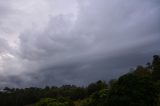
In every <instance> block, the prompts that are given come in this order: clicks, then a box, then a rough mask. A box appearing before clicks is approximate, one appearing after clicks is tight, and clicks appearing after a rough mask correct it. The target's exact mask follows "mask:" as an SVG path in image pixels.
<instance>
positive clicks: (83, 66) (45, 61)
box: [0, 0, 160, 87]
mask: <svg viewBox="0 0 160 106" xmlns="http://www.w3.org/2000/svg"><path fill="white" fill-rule="evenodd" d="M37 2H41V0H39V1H37ZM47 2H48V1H46V3H47ZM55 3H56V2H55ZM77 4H78V6H73V7H72V8H78V10H79V11H77V13H76V14H75V11H74V12H73V14H72V13H71V12H70V11H71V8H69V11H68V12H67V10H64V8H62V9H60V12H62V13H61V14H60V13H59V14H57V13H56V15H49V14H51V13H52V10H50V11H49V12H47V13H46V14H47V15H45V14H43V17H41V15H42V14H39V13H38V12H37V15H38V16H34V17H30V18H31V19H29V20H26V22H25V19H28V17H27V18H25V15H24V16H23V14H22V13H21V14H20V16H22V18H24V19H21V20H20V21H19V22H20V23H23V22H24V23H25V24H23V25H22V26H21V28H20V29H21V30H19V29H18V28H19V27H17V28H14V29H13V30H12V31H13V32H14V31H15V33H18V34H19V35H18V37H17V39H18V43H17V46H18V47H17V49H14V48H12V47H10V46H9V47H10V48H12V49H11V50H12V52H9V51H11V50H8V49H7V47H5V46H4V48H2V49H1V48H0V51H5V50H8V52H9V53H10V55H13V57H14V58H12V59H10V58H9V59H8V60H7V61H6V63H5V64H7V63H10V64H12V67H11V68H8V67H7V66H6V67H7V68H5V70H4V71H5V72H9V71H8V69H13V70H14V71H13V72H15V73H17V74H9V75H7V74H6V75H4V76H5V77H7V78H6V79H5V78H4V77H3V78H1V79H3V82H5V84H1V86H4V85H6V86H7V85H9V84H10V85H12V86H21V87H24V86H45V85H46V84H47V85H62V84H77V85H86V84H88V83H89V82H92V81H96V80H99V79H102V80H106V81H108V80H110V79H112V78H116V77H118V76H119V75H121V74H124V73H126V72H128V71H129V69H130V68H134V67H135V66H136V65H139V64H145V63H146V62H148V61H151V58H152V55H154V54H158V53H159V52H160V48H159V46H158V45H160V43H159V41H160V30H159V28H160V20H159V18H160V14H159V10H160V5H159V4H160V2H159V0H152V1H150V0H141V1H139V0H131V1H128V0H121V1H119V0H115V1H113V0H107V1H106V0H101V2H100V1H98V0H82V1H77ZM62 5H64V4H63V3H62ZM48 6H51V7H49V8H52V4H50V5H48ZM69 6H70V4H69ZM5 8H9V7H7V6H6V7H5ZM58 8H60V7H58ZM0 10H1V8H0ZM2 10H3V9H2ZM42 10H44V11H46V10H48V9H46V6H44V7H43V9H42ZM25 11H27V10H23V11H22V12H25ZM37 11H39V10H37ZM14 12H16V11H15V10H14V11H10V14H14ZM50 12H51V13H50ZM35 13H36V10H35ZM1 14H2V13H1V12H0V16H1ZM16 15H18V14H17V13H16ZM31 15H33V14H32V13H31ZM20 16H19V15H18V16H17V17H18V18H17V17H11V19H12V20H13V19H19V17H20ZM38 17H40V19H38V20H36V19H37V18H38ZM32 18H33V19H32ZM1 19H2V18H1ZM2 20H3V19H2ZM35 20H36V21H35ZM41 20H42V22H41ZM32 22H33V26H32ZM3 24H5V22H4V23H3ZM6 24H7V23H6ZM15 26H16V25H15ZM26 26H27V27H26ZM8 27H9V28H10V26H8ZM0 32H2V31H1V30H0ZM1 36H2V35H1ZM3 42H4V41H2V42H1V41H0V44H1V43H2V45H3V44H4V45H6V44H5V43H3ZM6 42H7V43H9V44H10V41H9V40H8V41H6ZM4 49H5V50H4ZM13 51H14V52H13ZM3 61H4V59H3ZM13 62H14V63H13ZM16 62H18V63H16ZM15 66H16V67H15ZM4 71H2V73H4ZM1 76H2V75H1ZM15 76H16V77H17V78H15ZM19 76H21V77H19ZM13 78H14V79H15V80H13V81H12V80H10V79H13Z"/></svg>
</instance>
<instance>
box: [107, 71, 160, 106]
mask: <svg viewBox="0 0 160 106" xmlns="http://www.w3.org/2000/svg"><path fill="white" fill-rule="evenodd" d="M158 94H159V92H158V90H157V87H156V85H155V83H154V82H153V81H152V80H151V78H150V77H141V76H138V75H135V74H134V73H129V74H126V75H124V76H122V77H120V78H119V79H118V81H117V83H115V84H114V85H113V86H112V87H111V89H110V91H109V96H108V105H109V106H156V101H157V97H158Z"/></svg>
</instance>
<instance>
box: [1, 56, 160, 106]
mask: <svg viewBox="0 0 160 106" xmlns="http://www.w3.org/2000/svg"><path fill="white" fill-rule="evenodd" d="M0 106H160V56H158V55H155V56H153V61H152V62H151V63H147V65H146V66H138V67H137V68H136V69H135V70H133V71H131V72H129V73H127V74H125V75H123V76H121V77H119V78H118V79H115V80H111V81H110V82H109V83H108V84H106V83H105V82H104V81H101V80H100V81H97V82H95V83H91V84H89V85H88V86H87V87H77V86H74V85H63V86H61V87H55V86H52V87H49V86H47V87H45V88H36V87H31V88H24V89H22V88H21V89H18V88H8V87H6V88H4V89H3V90H2V91H1V92H0Z"/></svg>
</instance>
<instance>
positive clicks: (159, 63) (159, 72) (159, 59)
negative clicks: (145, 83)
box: [152, 55, 160, 80]
mask: <svg viewBox="0 0 160 106" xmlns="http://www.w3.org/2000/svg"><path fill="white" fill-rule="evenodd" d="M152 70H153V72H152V76H153V79H154V80H160V56H158V55H154V56H153V61H152Z"/></svg>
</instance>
